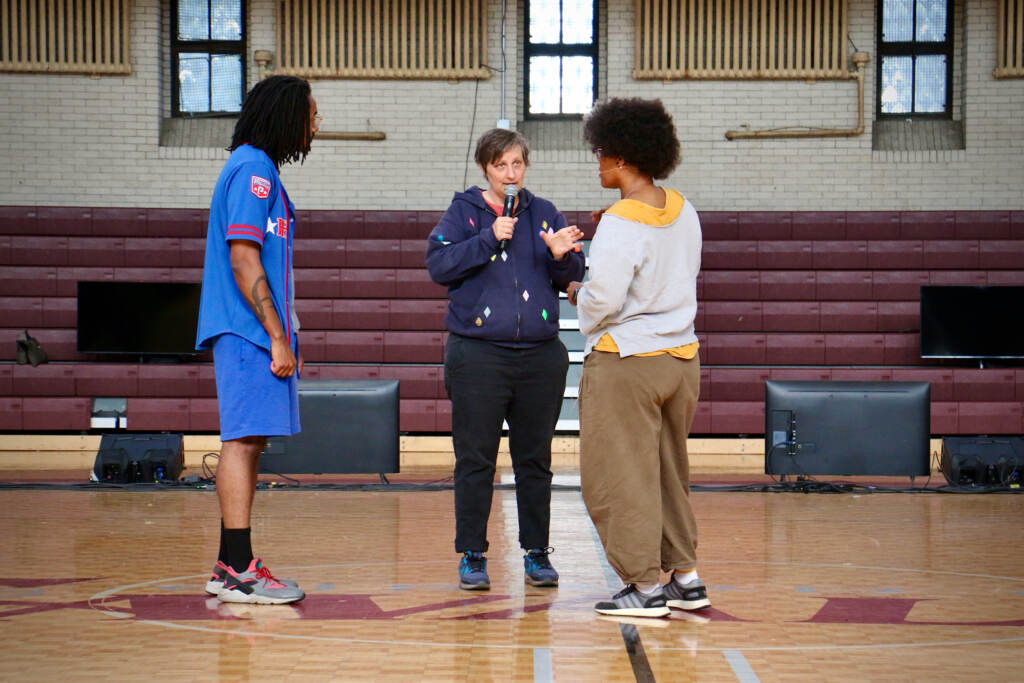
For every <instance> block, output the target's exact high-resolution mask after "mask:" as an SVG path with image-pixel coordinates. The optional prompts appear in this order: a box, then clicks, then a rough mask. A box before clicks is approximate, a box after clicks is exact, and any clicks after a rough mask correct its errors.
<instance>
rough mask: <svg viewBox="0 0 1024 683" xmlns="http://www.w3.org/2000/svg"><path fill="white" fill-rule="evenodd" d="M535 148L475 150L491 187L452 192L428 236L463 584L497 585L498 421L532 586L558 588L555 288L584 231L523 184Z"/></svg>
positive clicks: (497, 132) (512, 139)
mask: <svg viewBox="0 0 1024 683" xmlns="http://www.w3.org/2000/svg"><path fill="white" fill-rule="evenodd" d="M529 153H530V150H529V145H528V143H527V141H526V138H524V137H523V136H522V135H520V134H519V133H517V132H514V131H510V130H504V129H500V128H495V129H492V130H489V131H487V132H486V133H484V135H483V136H482V137H481V138H480V140H479V141H478V142H477V147H476V163H477V165H478V166H479V167H480V170H481V171H482V172H483V174H484V178H485V179H486V181H487V185H486V187H483V188H480V187H471V188H469V189H468V190H466V191H465V192H459V193H456V194H455V196H454V197H453V199H452V203H451V206H449V207H448V210H447V211H446V212H445V214H444V216H442V218H441V221H440V222H439V223H438V224H437V225H436V226H435V227H434V229H433V230H432V231H431V233H430V238H429V242H428V245H427V256H426V260H427V269H428V270H429V271H430V276H431V278H433V280H434V281H435V282H437V283H438V284H442V285H445V286H446V287H448V299H449V302H448V315H447V317H446V319H445V325H446V327H447V328H448V331H449V333H450V334H449V335H448V343H447V345H446V348H445V361H444V370H445V372H444V381H445V388H446V389H447V391H448V396H449V398H451V401H452V442H453V444H454V447H455V551H456V552H457V553H462V555H463V556H462V558H461V560H460V562H459V587H460V588H463V589H466V590H486V589H488V588H490V585H491V584H490V579H489V577H488V576H487V560H486V559H485V557H484V553H485V552H486V551H487V546H488V544H487V520H488V517H489V516H490V511H491V497H492V494H493V491H494V471H495V462H496V461H497V457H498V443H499V441H500V440H501V429H502V422H508V426H509V450H510V453H511V457H512V467H513V469H514V471H515V478H516V500H517V503H518V509H519V543H520V545H521V546H522V548H523V550H524V551H525V555H524V558H523V563H524V569H525V580H526V583H528V584H530V585H533V586H556V585H558V572H556V571H555V569H554V567H552V566H551V562H550V560H549V559H548V553H550V552H551V548H549V547H548V527H549V524H550V518H551V511H550V502H551V438H552V436H553V434H554V430H555V423H556V422H557V421H558V414H559V411H560V409H561V405H562V394H563V393H564V391H565V374H566V370H567V369H568V366H569V356H568V353H567V352H566V350H565V346H564V345H563V344H562V342H561V341H560V340H559V338H558V292H560V291H565V288H566V286H567V285H568V284H569V283H570V282H572V281H574V280H580V279H582V276H583V271H584V258H583V254H582V253H580V251H579V247H578V244H579V240H580V239H581V238H582V237H583V233H582V232H581V231H580V230H579V229H578V228H577V227H576V226H575V225H572V226H567V225H566V220H565V217H564V216H562V214H561V213H559V212H558V210H557V209H556V208H555V206H554V205H553V204H552V203H551V202H549V201H547V200H546V199H541V198H540V197H537V196H535V195H534V194H532V193H531V192H530V191H529V190H527V189H525V188H524V187H523V177H524V175H525V173H526V168H527V166H528V165H529Z"/></svg>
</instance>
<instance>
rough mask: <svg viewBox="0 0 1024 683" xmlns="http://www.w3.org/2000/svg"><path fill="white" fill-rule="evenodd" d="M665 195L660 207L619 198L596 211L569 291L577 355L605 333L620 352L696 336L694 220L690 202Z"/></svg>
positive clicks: (678, 343) (697, 254)
mask: <svg viewBox="0 0 1024 683" xmlns="http://www.w3.org/2000/svg"><path fill="white" fill-rule="evenodd" d="M666 193H667V194H669V195H670V197H669V198H668V200H667V201H666V206H665V210H664V211H659V210H657V209H654V208H653V207H650V206H648V205H646V204H641V203H640V202H636V201H630V200H625V201H620V202H617V203H616V204H615V205H613V206H612V207H610V208H609V209H608V211H606V212H605V213H604V216H602V218H601V222H600V223H599V224H598V226H597V233H596V235H595V236H594V239H593V241H592V242H591V245H590V275H589V279H588V280H587V281H586V282H585V283H584V286H583V288H582V289H580V291H579V293H578V295H577V306H578V311H579V321H580V331H581V332H583V334H585V335H586V337H587V342H586V346H585V347H584V354H588V353H590V352H591V350H593V348H594V344H596V343H597V341H598V339H600V338H601V336H602V335H604V334H605V333H608V334H609V335H611V337H612V339H613V340H614V341H615V344H616V345H617V346H618V347H619V355H620V356H623V357H624V356H631V355H634V354H637V353H647V352H650V351H660V350H662V349H669V348H674V347H677V346H683V345H685V344H692V343H694V342H696V341H697V335H696V333H695V332H694V329H693V320H694V318H695V317H696V315H697V273H698V272H700V252H701V230H700V219H699V218H698V217H697V211H696V210H695V209H694V208H693V205H692V204H690V202H688V201H686V200H685V199H683V198H682V197H681V196H680V195H679V194H678V193H676V192H674V191H672V190H666ZM680 203H682V208H681V209H680V210H679V211H678V213H677V214H675V215H674V216H673V215H672V214H674V213H675V209H676V207H678V206H679V204H680ZM652 221H654V222H663V224H660V225H654V224H652V223H651V222H652Z"/></svg>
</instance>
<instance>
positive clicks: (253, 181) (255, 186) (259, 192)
mask: <svg viewBox="0 0 1024 683" xmlns="http://www.w3.org/2000/svg"><path fill="white" fill-rule="evenodd" d="M249 191H250V192H252V193H253V194H254V195H256V196H257V197H258V198H259V199H266V198H267V197H269V196H270V181H269V180H267V179H266V178H263V177H261V176H258V175H254V176H251V177H250V178H249Z"/></svg>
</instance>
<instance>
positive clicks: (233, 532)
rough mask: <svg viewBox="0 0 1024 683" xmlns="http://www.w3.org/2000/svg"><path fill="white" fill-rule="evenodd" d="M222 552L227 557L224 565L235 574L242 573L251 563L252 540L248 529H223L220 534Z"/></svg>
mask: <svg viewBox="0 0 1024 683" xmlns="http://www.w3.org/2000/svg"><path fill="white" fill-rule="evenodd" d="M221 538H222V539H223V543H224V551H225V555H226V556H227V560H226V562H225V564H227V565H228V566H230V567H231V568H232V569H234V570H235V571H236V572H244V571H245V570H246V569H248V568H249V563H251V562H252V540H251V538H252V537H251V535H250V530H249V529H224V530H223V531H222V532H221Z"/></svg>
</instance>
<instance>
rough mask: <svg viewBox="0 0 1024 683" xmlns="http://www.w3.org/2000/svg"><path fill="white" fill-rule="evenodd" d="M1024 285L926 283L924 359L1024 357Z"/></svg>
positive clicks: (922, 318)
mask: <svg viewBox="0 0 1024 683" xmlns="http://www.w3.org/2000/svg"><path fill="white" fill-rule="evenodd" d="M1022 307H1024V287H1018V286H973V287H972V286H959V285H957V286H925V287H922V288H921V357H922V358H981V359H984V358H1024V315H1021V310H1022Z"/></svg>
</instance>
